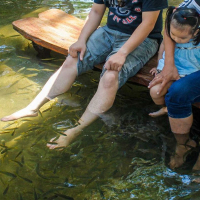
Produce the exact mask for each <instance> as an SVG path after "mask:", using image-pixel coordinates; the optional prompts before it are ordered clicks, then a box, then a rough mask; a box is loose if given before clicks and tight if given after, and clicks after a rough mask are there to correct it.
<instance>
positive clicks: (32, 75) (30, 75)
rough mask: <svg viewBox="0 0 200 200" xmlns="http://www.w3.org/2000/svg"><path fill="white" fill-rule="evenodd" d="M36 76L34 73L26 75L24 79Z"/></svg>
mask: <svg viewBox="0 0 200 200" xmlns="http://www.w3.org/2000/svg"><path fill="white" fill-rule="evenodd" d="M37 75H38V73H35V74H28V75H26V77H28V78H31V77H34V76H37Z"/></svg>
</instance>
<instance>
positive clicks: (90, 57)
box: [77, 26, 158, 88]
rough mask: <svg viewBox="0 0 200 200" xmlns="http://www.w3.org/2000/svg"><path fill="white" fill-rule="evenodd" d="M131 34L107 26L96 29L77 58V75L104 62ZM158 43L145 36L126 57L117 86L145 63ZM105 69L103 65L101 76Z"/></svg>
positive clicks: (122, 83)
mask: <svg viewBox="0 0 200 200" xmlns="http://www.w3.org/2000/svg"><path fill="white" fill-rule="evenodd" d="M130 36H131V35H129V34H126V33H121V32H119V31H116V30H112V29H109V28H108V27H107V26H104V27H101V28H99V29H97V30H96V31H95V32H94V33H93V34H92V35H91V36H90V38H89V39H88V41H87V50H86V52H85V55H84V58H83V61H81V60H80V59H78V63H77V70H78V75H80V74H82V73H84V72H86V71H88V70H91V69H93V68H94V66H95V65H97V64H100V63H104V62H105V61H106V60H108V59H109V57H110V56H111V55H113V54H115V53H117V52H118V51H119V49H120V48H121V47H122V46H123V44H124V43H125V42H126V41H127V40H128V39H129V38H130ZM157 50H158V43H157V40H156V39H150V38H146V39H145V40H144V41H143V43H142V44H140V45H139V46H138V47H137V48H136V49H135V50H134V51H132V52H131V53H130V54H129V55H128V56H127V58H126V61H125V63H124V65H123V67H122V70H121V71H120V72H119V88H120V87H121V86H123V85H124V84H125V83H126V81H127V80H128V79H129V78H130V77H132V76H134V75H135V74H136V73H137V72H138V71H139V70H140V69H141V68H142V67H143V66H144V65H145V63H146V62H147V61H148V60H149V59H150V58H151V57H152V56H153V55H154V54H155V53H156V52H157ZM105 71H106V69H105V68H104V66H103V70H102V73H101V76H103V74H104V73H105Z"/></svg>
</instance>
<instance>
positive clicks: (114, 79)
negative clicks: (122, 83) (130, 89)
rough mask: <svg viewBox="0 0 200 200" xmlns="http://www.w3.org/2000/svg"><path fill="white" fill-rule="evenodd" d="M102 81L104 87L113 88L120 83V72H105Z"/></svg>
mask: <svg viewBox="0 0 200 200" xmlns="http://www.w3.org/2000/svg"><path fill="white" fill-rule="evenodd" d="M102 83H103V87H104V88H111V87H113V86H115V85H116V84H118V72H113V71H110V72H108V71H107V72H105V74H104V75H103V77H102Z"/></svg>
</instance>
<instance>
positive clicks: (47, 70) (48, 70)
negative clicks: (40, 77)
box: [41, 69, 54, 72]
mask: <svg viewBox="0 0 200 200" xmlns="http://www.w3.org/2000/svg"><path fill="white" fill-rule="evenodd" d="M41 70H42V71H46V72H53V71H54V70H52V69H41Z"/></svg>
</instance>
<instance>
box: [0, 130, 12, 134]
mask: <svg viewBox="0 0 200 200" xmlns="http://www.w3.org/2000/svg"><path fill="white" fill-rule="evenodd" d="M6 133H10V131H1V132H0V134H6Z"/></svg>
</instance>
